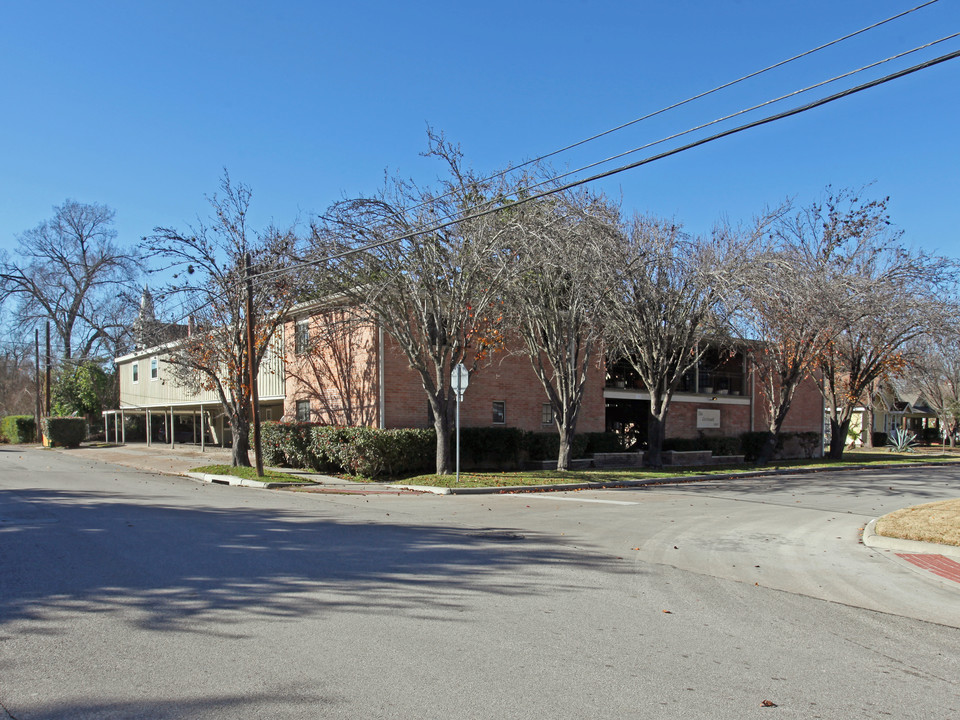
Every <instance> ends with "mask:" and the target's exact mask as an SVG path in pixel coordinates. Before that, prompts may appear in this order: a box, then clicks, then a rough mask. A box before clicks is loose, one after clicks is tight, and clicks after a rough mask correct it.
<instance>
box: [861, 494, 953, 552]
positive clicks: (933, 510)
mask: <svg viewBox="0 0 960 720" xmlns="http://www.w3.org/2000/svg"><path fill="white" fill-rule="evenodd" d="M876 532H877V535H884V536H886V537H894V538H902V539H903V540H922V541H924V542H935V543H942V544H944V545H960V500H941V501H940V502H932V503H926V504H924V505H914V506H913V507H908V508H903V509H902V510H896V511H894V512H892V513H890V514H889V515H884V516H883V517H882V518H880V519H879V520H877V525H876Z"/></svg>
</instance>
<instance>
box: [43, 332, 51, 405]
mask: <svg viewBox="0 0 960 720" xmlns="http://www.w3.org/2000/svg"><path fill="white" fill-rule="evenodd" d="M46 366H47V387H46V394H47V403H46V407H45V409H44V412H43V415H44V417H50V321H49V320H47V362H46Z"/></svg>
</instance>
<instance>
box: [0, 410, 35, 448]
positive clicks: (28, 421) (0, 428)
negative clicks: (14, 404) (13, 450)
mask: <svg viewBox="0 0 960 720" xmlns="http://www.w3.org/2000/svg"><path fill="white" fill-rule="evenodd" d="M0 434H2V435H3V437H4V438H5V439H6V441H7V442H12V443H30V442H34V441H35V440H36V438H37V421H36V420H35V419H34V417H33V415H7V416H6V417H5V418H4V419H3V420H2V421H0Z"/></svg>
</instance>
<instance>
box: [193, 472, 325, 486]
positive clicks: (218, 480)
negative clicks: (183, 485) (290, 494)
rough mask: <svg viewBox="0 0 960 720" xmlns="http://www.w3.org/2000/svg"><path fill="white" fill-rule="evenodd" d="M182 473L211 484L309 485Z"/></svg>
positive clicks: (210, 474) (211, 474) (305, 484)
mask: <svg viewBox="0 0 960 720" xmlns="http://www.w3.org/2000/svg"><path fill="white" fill-rule="evenodd" d="M183 475H184V476H186V477H189V478H193V479H194V480H199V481H200V482H205V483H210V484H213V485H232V486H234V487H250V488H261V489H264V490H272V489H274V488H281V487H290V486H297V487H299V486H303V487H309V484H307V483H284V482H264V481H261V480H248V479H247V478H239V477H236V476H234V475H216V474H213V473H196V472H187V473H183Z"/></svg>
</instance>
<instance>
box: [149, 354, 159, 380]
mask: <svg viewBox="0 0 960 720" xmlns="http://www.w3.org/2000/svg"><path fill="white" fill-rule="evenodd" d="M158 377H160V359H159V358H158V357H157V356H156V355H154V356H153V357H152V358H150V379H151V380H156V379H157V378H158Z"/></svg>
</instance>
